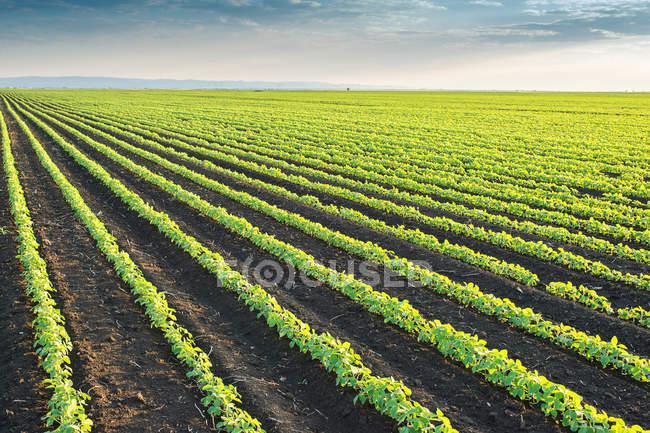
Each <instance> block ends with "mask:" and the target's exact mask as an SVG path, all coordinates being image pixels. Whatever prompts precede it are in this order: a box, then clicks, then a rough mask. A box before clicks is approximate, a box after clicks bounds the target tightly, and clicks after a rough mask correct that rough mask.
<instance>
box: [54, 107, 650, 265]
mask: <svg viewBox="0 0 650 433" xmlns="http://www.w3.org/2000/svg"><path fill="white" fill-rule="evenodd" d="M50 112H51V111H50ZM58 114H61V113H58ZM68 116H72V117H73V118H75V119H77V120H79V119H80V118H79V117H75V116H74V115H71V114H68ZM86 117H87V118H91V119H98V118H97V117H96V116H94V115H90V114H88V115H86ZM81 120H83V121H85V122H89V120H88V119H81ZM101 120H102V122H103V123H104V126H105V125H106V123H108V124H110V125H113V126H117V127H119V128H124V129H128V130H132V131H136V132H138V133H139V134H145V135H148V136H149V137H154V138H157V139H160V136H158V134H155V132H152V131H157V132H160V133H161V134H162V135H165V136H174V137H175V138H176V139H174V140H173V141H172V140H170V143H172V144H174V145H176V146H179V147H182V148H186V149H190V150H193V151H195V152H199V153H203V154H207V155H209V156H212V157H215V158H219V159H221V160H226V161H228V162H231V163H234V164H239V165H246V164H247V163H248V166H246V168H248V169H251V170H256V169H257V170H256V171H260V168H262V169H265V170H270V171H273V170H275V169H274V168H273V167H267V166H264V165H261V166H258V165H256V164H253V165H252V167H251V165H250V163H251V162H252V161H247V160H246V159H243V160H242V159H239V158H237V156H235V155H228V154H224V153H222V152H215V151H212V150H210V149H208V150H206V149H201V148H200V147H197V146H192V147H188V144H189V143H187V141H192V142H194V143H195V144H198V145H200V146H204V147H205V146H207V144H208V142H207V141H205V140H204V139H202V138H196V137H194V136H190V135H187V132H185V133H176V134H174V132H172V131H171V130H163V129H161V128H159V126H160V123H159V124H158V125H157V126H154V127H151V128H150V130H144V129H142V128H138V127H136V126H133V125H131V124H125V123H122V122H119V123H118V122H115V121H114V120H107V119H101ZM92 122H93V121H92V120H91V121H90V123H92ZM131 122H132V121H131ZM179 134H182V135H179ZM193 134H195V135H196V132H193ZM178 138H181V140H184V141H179V140H178ZM206 152H207V153H206ZM240 156H243V157H244V158H248V157H249V156H250V155H247V154H240ZM256 156H257V155H256ZM256 156H253V157H252V158H253V159H257V160H260V161H262V162H266V163H270V164H274V165H278V164H279V167H280V168H282V169H285V170H291V169H294V170H296V167H295V166H291V165H289V164H286V163H285V164H282V163H281V162H278V161H275V160H271V159H267V158H264V157H259V156H257V157H256ZM276 171H277V170H276ZM302 172H303V173H304V174H307V175H313V176H316V177H319V176H320V177H324V178H325V179H326V180H330V181H331V180H334V181H335V182H336V180H337V179H338V180H339V182H338V183H341V179H344V178H341V177H340V176H334V175H328V174H326V173H324V172H320V171H318V170H312V169H303V170H302ZM299 178H301V176H294V175H289V176H288V177H287V179H285V180H288V181H291V182H295V183H298V184H301V185H303V182H302V181H295V179H299ZM344 182H345V183H347V184H349V186H352V187H354V188H360V189H366V190H370V191H371V192H375V193H378V194H381V195H384V196H389V197H393V198H395V199H397V200H404V201H407V202H411V203H413V204H416V205H419V206H426V207H430V208H434V209H439V210H442V211H444V212H450V213H452V214H456V215H460V216H466V217H470V218H473V219H474V218H475V219H477V220H481V221H485V222H488V223H491V224H496V225H500V226H503V227H506V228H511V229H514V230H517V231H521V232H524V233H530V234H533V235H537V236H542V237H546V238H549V239H553V240H558V241H562V242H567V243H572V244H576V245H579V246H582V247H585V248H588V249H592V250H595V251H599V252H603V253H606V254H613V255H617V256H619V257H622V258H626V259H629V260H633V261H637V262H640V263H644V264H650V252H649V251H647V250H645V249H641V248H631V247H630V246H628V245H624V244H621V243H619V244H613V243H611V242H609V241H607V240H604V239H599V238H595V237H593V236H587V235H584V234H583V233H573V232H570V231H568V230H567V229H565V228H563V227H555V226H549V225H546V226H545V225H539V224H536V223H534V222H531V221H518V220H511V219H510V218H508V217H506V216H503V215H495V214H491V213H488V212H486V211H485V210H482V209H476V208H467V207H465V206H463V205H460V204H456V203H451V202H438V201H435V200H433V199H432V198H431V197H428V196H425V195H419V194H410V193H408V192H406V191H398V190H395V189H388V188H384V187H381V186H379V185H373V184H368V183H360V182H356V181H354V180H350V179H345V180H344ZM312 184H315V185H320V184H318V183H312ZM312 184H307V186H310V187H311V186H313V185H312ZM330 190H332V191H333V190H335V189H330ZM340 191H346V189H345V188H342V189H340ZM634 233H635V235H634V236H635V237H634V238H632V239H628V240H632V241H635V242H640V243H648V242H650V235H648V234H644V233H639V232H634ZM623 235H624V234H621V236H623ZM623 237H624V236H623Z"/></svg>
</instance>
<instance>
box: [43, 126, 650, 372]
mask: <svg viewBox="0 0 650 433" xmlns="http://www.w3.org/2000/svg"><path fill="white" fill-rule="evenodd" d="M47 118H48V119H49V120H50V121H51V122H54V123H55V124H56V125H58V126H60V127H62V128H64V129H66V130H67V131H68V132H70V133H71V134H74V135H75V136H76V137H78V138H79V139H81V140H83V141H85V142H87V143H88V144H90V145H91V146H92V147H94V148H96V149H97V150H98V151H100V152H102V153H104V154H105V155H106V156H108V157H109V158H111V159H119V160H120V161H121V162H120V161H118V162H120V163H121V164H123V165H125V164H127V165H130V164H128V162H127V159H126V157H123V156H121V155H118V154H117V153H116V152H115V150H111V151H109V150H107V148H106V147H105V146H103V145H101V143H97V142H95V141H94V140H90V139H89V137H87V136H85V135H83V134H81V133H79V132H78V131H77V130H75V129H73V128H71V127H69V126H67V125H65V124H64V123H62V122H59V121H57V120H56V119H53V118H51V117H47ZM91 130H92V131H91V132H93V133H94V134H97V135H99V136H101V137H103V138H104V139H106V140H107V141H109V142H110V143H112V144H114V145H116V146H117V147H121V148H123V149H126V150H128V151H130V152H132V153H134V154H136V155H139V156H141V157H143V158H145V159H148V160H150V161H153V162H155V163H156V164H159V165H161V166H163V167H165V168H167V169H168V170H170V171H172V172H175V173H177V174H179V175H181V176H184V177H186V178H188V179H190V180H192V181H193V182H195V183H197V184H199V185H202V186H204V187H206V188H209V189H211V190H213V191H216V192H218V193H219V194H223V195H225V196H227V197H229V198H231V199H233V200H236V201H238V202H239V203H241V204H243V205H245V206H248V207H250V208H252V209H254V210H257V211H259V212H263V213H265V214H267V215H269V216H271V217H273V218H274V219H276V220H278V221H280V222H282V223H285V224H288V225H291V226H293V227H295V228H298V229H299V230H301V231H303V232H305V233H307V234H309V235H310V236H312V237H315V238H317V239H320V240H323V241H325V242H327V243H329V244H331V245H334V246H336V247H338V248H341V249H344V250H346V251H348V252H351V253H352V254H355V255H359V256H361V257H363V258H366V259H368V260H372V261H374V262H376V263H379V264H382V265H384V266H386V267H388V268H390V269H392V270H394V271H395V272H397V273H399V274H400V275H402V276H405V277H407V278H409V279H411V280H417V281H420V282H421V283H424V284H425V285H427V286H430V287H432V288H433V290H435V291H436V292H438V293H442V294H445V295H447V296H451V297H453V298H454V299H456V300H457V301H459V302H461V303H463V304H466V305H472V306H473V307H474V308H477V309H478V310H479V311H481V312H483V313H485V314H488V315H495V316H497V317H498V318H499V319H500V320H502V321H506V322H508V323H510V324H512V325H514V326H516V327H519V328H521V329H523V330H525V331H526V332H529V333H531V334H533V335H537V336H539V337H542V338H545V339H548V340H550V341H552V342H553V343H555V344H558V345H559V346H561V347H565V348H569V349H571V350H574V351H576V352H578V353H579V354H581V355H582V356H585V357H586V358H587V359H590V360H595V361H598V362H600V363H601V364H602V365H603V366H613V367H615V368H619V369H622V370H623V371H624V372H626V373H627V374H630V375H632V377H633V378H634V379H635V380H638V381H641V382H646V381H650V363H649V362H648V360H646V359H643V358H639V357H638V356H635V355H632V354H630V353H629V352H627V350H626V348H625V346H622V345H619V344H612V342H607V341H602V340H601V339H600V338H599V337H598V336H596V337H592V336H589V335H587V334H585V333H583V332H580V331H578V330H576V329H574V328H572V327H570V326H567V325H558V324H556V323H553V322H551V321H548V320H544V319H543V317H542V316H541V315H540V314H538V313H535V312H534V311H532V310H530V309H525V310H524V309H522V308H520V307H518V306H516V305H515V304H514V303H513V302H512V301H510V300H509V299H501V298H498V297H494V296H493V295H486V294H484V293H482V292H481V291H480V289H479V288H478V287H477V286H476V285H473V284H467V285H464V284H458V283H455V282H453V281H451V280H450V279H448V278H447V277H445V276H443V275H440V274H437V273H435V272H431V271H428V270H426V269H423V268H421V267H419V266H416V265H414V264H413V263H411V262H409V261H408V260H407V259H404V258H401V257H398V256H396V255H395V254H394V253H392V252H389V251H387V250H385V249H383V248H381V247H379V246H377V245H376V244H374V243H372V242H362V241H359V240H358V239H355V238H352V237H349V236H346V235H343V234H341V233H339V232H337V231H334V230H330V229H328V228H326V227H324V226H323V225H321V224H319V223H315V222H313V221H310V220H308V219H306V218H304V217H302V216H301V215H299V214H295V213H292V212H287V211H285V210H283V209H280V208H278V207H277V206H272V205H270V204H268V203H267V202H265V201H263V200H261V199H259V198H257V197H254V196H251V195H250V194H248V193H245V192H241V191H235V190H233V189H231V188H229V187H228V186H227V185H224V184H222V183H220V182H217V181H215V180H213V179H209V178H207V177H206V176H204V175H201V174H199V173H196V172H194V171H192V170H191V169H189V168H187V167H185V166H182V165H179V164H175V163H173V162H171V161H168V160H166V159H165V158H162V157H161V156H159V155H157V154H154V153H152V152H149V151H147V150H144V149H140V148H138V147H135V146H133V145H130V144H129V143H126V142H124V141H121V140H118V139H116V138H115V137H113V136H111V135H109V134H107V133H104V132H102V131H99V130H95V129H92V128H91ZM148 145H149V146H151V147H153V148H155V149H157V150H160V151H163V152H165V151H167V150H168V148H166V147H165V146H162V145H160V144H157V143H155V142H149V143H148ZM174 155H176V156H179V157H183V154H181V153H178V152H176V153H174ZM197 161H199V162H200V161H201V160H198V159H197ZM201 165H202V166H204V167H206V168H209V169H210V168H216V167H215V166H214V164H212V163H210V162H209V161H205V164H201ZM127 168H129V167H127ZM130 169H131V170H134V168H133V167H130ZM238 179H239V180H243V181H249V180H250V181H251V182H252V184H253V185H256V186H260V187H266V185H263V182H261V181H256V180H251V179H248V178H246V177H238ZM158 186H160V185H158ZM273 189H274V190H277V191H280V190H281V187H275V188H273ZM314 199H315V198H314ZM311 204H312V205H317V204H320V203H319V202H318V201H317V199H315V200H314V201H311ZM321 206H322V205H321ZM335 209H336V208H335ZM352 212H354V213H353V215H354V217H355V218H353V219H354V220H360V219H362V218H368V217H365V216H364V215H363V214H360V213H359V212H356V211H352ZM402 230H405V229H402ZM238 234H240V235H242V236H245V234H242V233H238ZM251 241H253V242H254V243H256V244H261V245H260V246H261V247H262V248H265V246H267V245H270V244H275V243H276V242H279V241H276V240H267V239H266V238H265V239H264V240H263V241H256V240H255V239H251ZM278 245H280V246H282V248H289V249H291V248H292V247H290V246H289V245H285V244H283V243H281V242H279V243H278ZM278 248H280V247H278ZM272 253H273V254H276V253H277V252H275V251H272ZM277 254H278V256H279V257H281V258H283V259H284V260H287V257H291V256H292V255H296V254H299V252H298V251H291V252H290V253H285V252H283V251H281V252H280V253H277ZM309 261H310V266H316V267H317V271H316V272H314V273H313V274H312V276H313V277H314V278H317V279H320V278H319V277H320V276H322V275H325V274H326V273H327V272H328V271H327V270H326V268H324V267H322V266H317V265H315V264H313V263H312V262H313V259H312V258H310V260H309ZM291 264H292V265H294V266H296V267H298V268H299V269H301V270H303V271H305V272H307V273H309V269H310V267H304V261H299V262H298V263H293V262H292V263H291ZM341 278H342V277H341ZM368 289H369V287H368ZM546 290H547V291H548V292H549V293H552V294H556V295H558V296H561V297H564V298H567V299H570V300H573V301H576V302H581V303H583V304H585V305H587V306H589V307H591V308H593V309H596V310H600V311H603V312H606V313H609V314H616V312H615V311H614V310H613V308H612V307H611V304H610V303H609V301H608V300H607V299H605V298H604V297H602V296H599V295H598V294H597V293H596V292H595V291H593V290H589V289H586V288H585V287H583V286H579V287H575V286H573V285H572V284H571V283H551V284H549V285H547V286H546ZM621 311H624V312H626V313H627V310H621ZM620 315H621V313H619V316H620ZM630 320H632V319H630Z"/></svg>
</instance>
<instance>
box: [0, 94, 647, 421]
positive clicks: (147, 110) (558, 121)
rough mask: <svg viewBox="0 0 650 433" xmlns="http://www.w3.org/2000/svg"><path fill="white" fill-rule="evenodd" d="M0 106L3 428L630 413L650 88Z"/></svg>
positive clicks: (643, 265)
mask: <svg viewBox="0 0 650 433" xmlns="http://www.w3.org/2000/svg"><path fill="white" fill-rule="evenodd" d="M0 109H1V110H0V111H1V117H0V128H1V133H2V137H1V139H2V158H3V160H2V165H3V181H2V185H1V186H0V200H1V201H2V206H1V207H0V209H2V213H0V239H1V242H2V246H3V248H2V251H1V258H2V272H1V273H0V289H1V290H2V292H1V296H2V302H0V308H1V310H0V321H2V322H1V323H0V337H1V338H2V340H1V341H2V344H3V347H4V348H5V350H4V352H3V354H2V355H1V356H2V358H1V359H2V366H3V367H4V370H5V373H6V374H5V375H3V377H2V383H0V388H1V389H2V391H1V393H0V403H2V411H3V412H2V414H0V426H3V427H2V428H4V429H6V431H12V432H13V431H16V432H22V431H25V432H27V431H29V432H35V431H60V432H78V431H79V432H88V431H97V432H135V431H143V432H145V431H147V432H149V431H150V432H181V431H192V432H209V431H228V432H242V431H246V432H249V431H250V432H262V431H266V432H295V431H300V432H332V433H342V432H368V433H370V432H393V431H399V432H400V433H411V432H449V433H450V432H456V431H457V432H494V433H498V432H504V431H515V432H518V431H521V432H538V433H542V432H544V433H546V432H569V431H579V432H581V433H588V432H594V433H596V432H616V433H622V432H630V433H631V432H648V431H649V430H647V429H649V428H650V416H649V415H648V414H650V360H649V358H648V357H649V356H650V120H649V119H650V118H649V116H650V98H649V97H648V95H647V94H633V93H630V94H613V93H612V94H608V93H602V94H580V93H473V92H466V93H464V92H437V93H436V92H306V91H305V92H286V91H263V92H253V91H171V90H170V91H167V90H165V91H153V90H151V91H129V90H111V91H107V90H84V91H81V90H74V91H73V90H11V89H4V90H2V91H0ZM4 426H6V427H4ZM3 431H4V430H3Z"/></svg>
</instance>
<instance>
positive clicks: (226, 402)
mask: <svg viewBox="0 0 650 433" xmlns="http://www.w3.org/2000/svg"><path fill="white" fill-rule="evenodd" d="M7 107H8V109H9V111H10V112H11V114H12V115H13V116H14V118H15V119H16V121H17V122H18V124H19V126H20V128H21V129H22V131H23V132H24V133H25V134H26V135H27V137H28V139H29V141H30V143H31V145H32V147H33V148H34V151H35V152H36V154H37V156H38V159H39V160H40V161H41V164H42V165H43V167H44V168H45V169H46V170H47V172H48V173H49V174H50V176H51V177H52V179H53V180H54V181H55V182H56V184H57V185H58V186H59V188H60V190H61V192H62V194H63V196H64V197H65V199H66V201H67V202H68V203H69V204H70V207H71V208H72V209H73V210H74V212H75V215H76V216H77V218H79V219H80V220H81V221H82V223H83V224H84V226H85V227H86V229H87V230H88V232H89V233H90V235H91V236H92V237H93V239H94V240H95V241H96V243H97V247H98V248H99V249H100V250H101V252H102V253H103V254H104V255H105V256H106V259H107V260H108V261H109V262H110V263H111V264H112V265H113V267H114V269H115V271H116V272H117V274H118V275H119V276H120V277H121V278H122V280H123V281H124V282H125V283H126V284H128V285H129V287H130V288H131V292H132V293H133V294H134V295H135V297H136V299H135V302H136V303H137V304H140V305H142V306H143V307H144V308H145V313H146V315H147V317H148V318H149V320H150V322H151V325H152V326H153V327H155V328H157V329H159V330H161V331H162V332H163V334H164V335H165V339H166V340H167V342H168V343H169V344H170V345H171V349H172V352H173V353H174V355H176V357H177V358H178V359H179V360H180V361H181V362H182V363H183V364H185V365H186V366H187V367H188V369H189V371H188V372H187V377H189V378H192V379H193V380H196V382H197V383H198V385H199V387H200V388H201V390H202V391H203V393H204V395H205V396H204V397H203V398H202V399H201V402H202V403H203V405H204V406H205V407H206V408H207V411H208V413H210V414H211V415H214V416H218V417H220V418H221V421H220V422H219V423H218V427H220V428H223V429H224V430H226V431H228V432H232V433H238V432H242V431H246V432H259V433H263V432H264V430H263V429H262V428H261V425H260V423H259V421H258V420H256V419H254V418H252V417H251V416H250V415H249V414H248V413H247V412H246V411H244V410H242V409H240V408H239V407H237V404H238V403H240V402H241V397H240V396H239V394H238V393H237V390H236V389H235V387H233V386H232V385H226V384H225V383H224V382H223V380H221V378H219V377H216V376H215V375H214V374H213V373H212V371H211V369H212V363H211V362H210V359H209V357H208V355H207V354H206V353H205V352H203V351H202V350H201V349H200V348H199V347H198V346H196V344H195V343H194V340H193V338H192V335H191V334H190V332H189V331H187V330H186V329H185V328H183V327H182V326H180V325H179V324H178V323H177V322H176V317H175V315H174V310H173V309H171V308H170V307H169V305H168V304H167V300H166V299H165V295H164V294H163V293H161V292H160V291H158V289H157V288H156V287H155V286H154V285H153V284H152V283H151V282H149V281H148V280H146V279H145V278H144V276H143V275H142V271H141V270H140V268H138V266H137V265H136V264H135V263H134V262H133V261H132V260H131V258H130V257H129V255H128V254H127V253H126V252H124V251H121V250H120V248H119V246H118V244H117V242H116V240H115V238H114V237H113V236H112V235H111V234H110V233H109V232H108V230H107V229H106V227H105V226H104V224H103V223H102V222H101V221H100V220H99V219H98V218H97V217H96V216H95V214H94V213H93V212H92V210H91V209H90V208H89V207H88V206H87V205H86V204H85V202H84V201H83V198H82V197H81V195H80V194H79V192H78V191H77V189H76V188H75V187H74V186H72V184H70V182H69V181H68V180H67V179H66V178H65V176H64V175H63V174H62V173H61V171H60V170H59V169H58V167H57V166H56V165H55V164H54V162H53V161H52V160H51V159H50V157H49V156H48V155H47V153H46V151H45V149H43V147H42V146H41V145H40V143H39V142H38V141H37V140H36V139H35V138H34V136H33V135H32V133H31V131H30V130H29V127H28V126H27V125H26V124H25V123H24V122H23V121H22V120H21V119H20V117H18V115H17V114H16V112H15V111H13V110H12V108H11V107H10V106H9V105H7ZM68 362H69V360H68ZM66 372H67V376H69V374H70V373H69V369H68V370H65V371H64V373H66ZM56 385H57V389H58V388H59V387H61V388H62V390H64V391H66V395H69V400H70V401H71V402H72V403H74V400H73V396H74V393H73V392H72V391H70V386H71V384H70V385H68V384H61V385H59V384H58V383H56ZM82 396H83V394H82ZM86 398H87V397H86ZM72 403H70V404H72ZM70 404H69V405H68V406H65V408H66V414H68V413H69V414H70V415H67V416H69V417H72V415H74V416H75V417H78V418H79V424H80V426H81V428H82V429H81V430H80V431H90V422H89V421H88V420H86V418H85V415H83V410H82V409H79V408H75V406H70ZM79 406H80V405H79ZM68 424H69V426H68V425H66V428H64V429H62V430H61V432H62V433H63V432H73V431H77V430H75V428H76V427H75V426H74V425H73V424H72V422H69V423H68Z"/></svg>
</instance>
